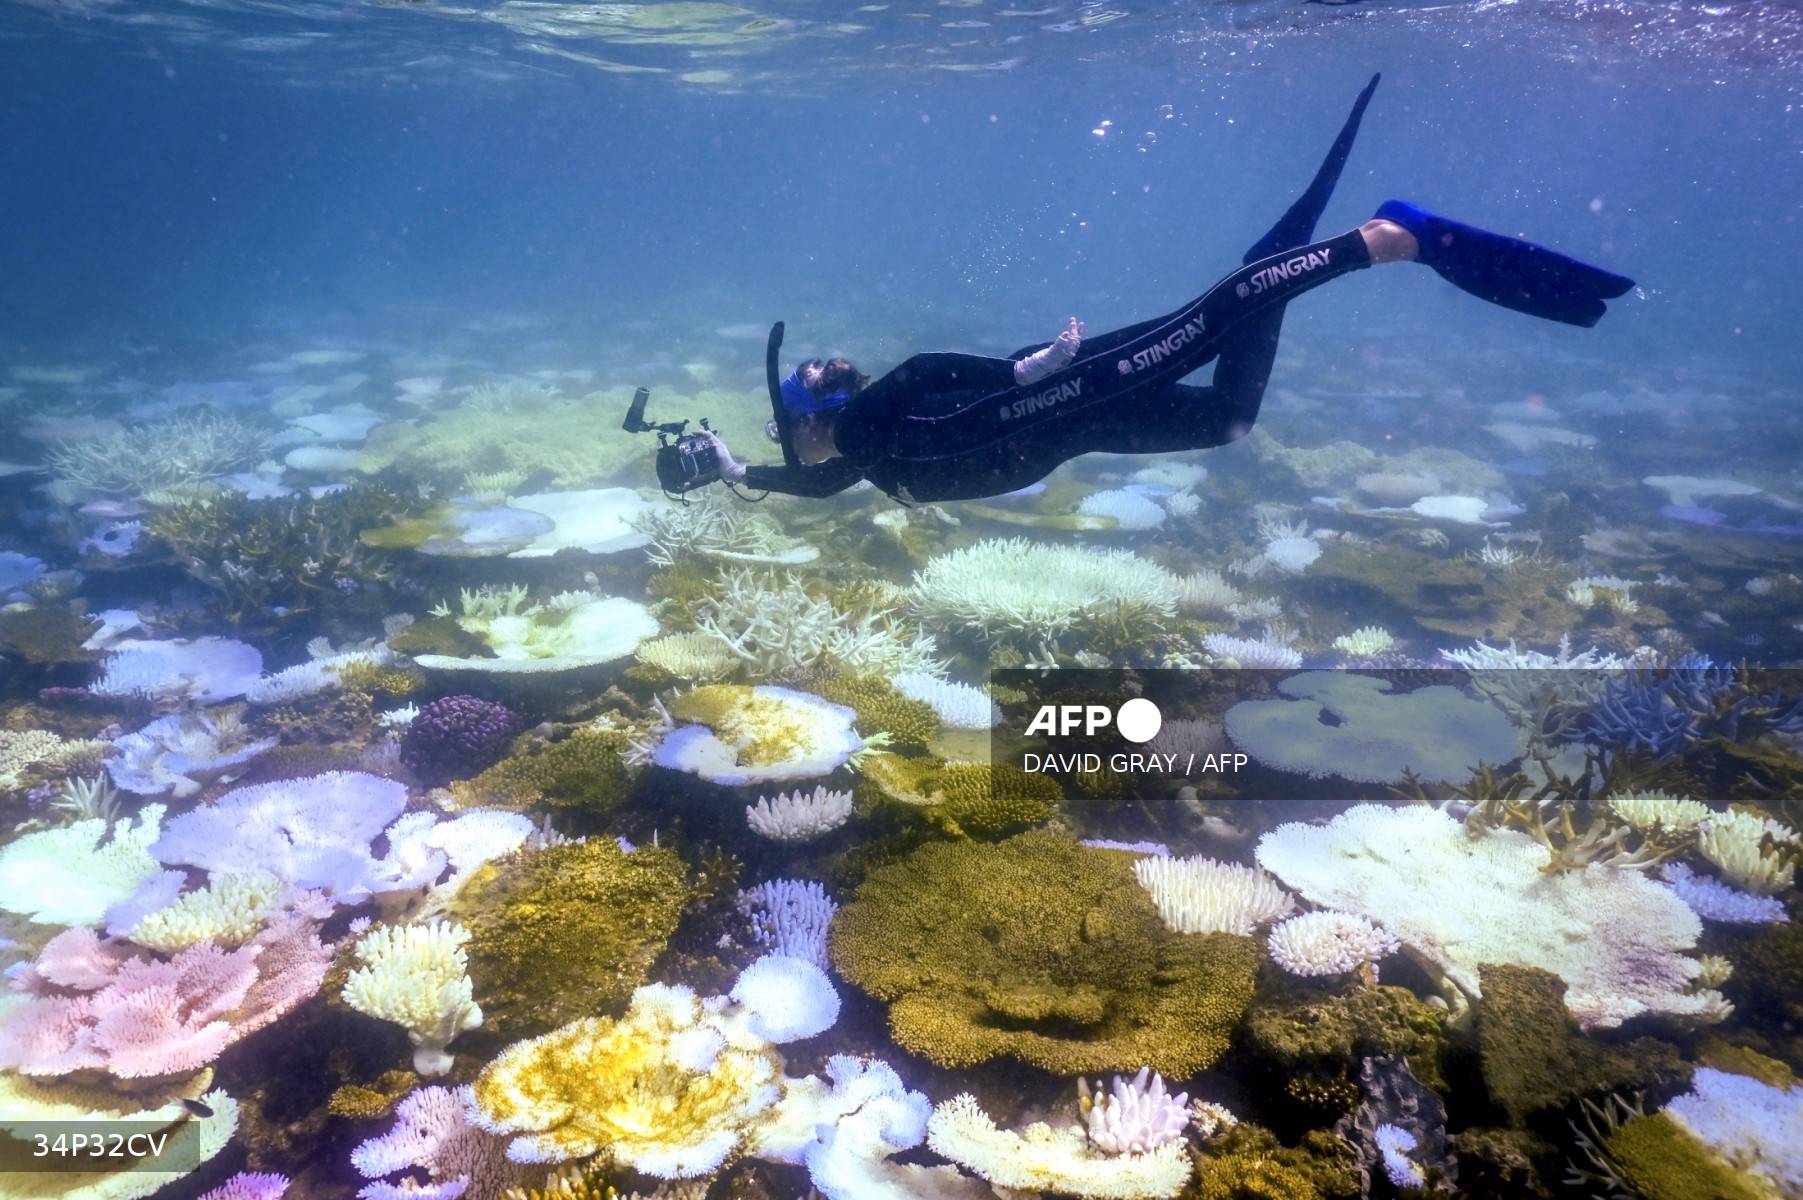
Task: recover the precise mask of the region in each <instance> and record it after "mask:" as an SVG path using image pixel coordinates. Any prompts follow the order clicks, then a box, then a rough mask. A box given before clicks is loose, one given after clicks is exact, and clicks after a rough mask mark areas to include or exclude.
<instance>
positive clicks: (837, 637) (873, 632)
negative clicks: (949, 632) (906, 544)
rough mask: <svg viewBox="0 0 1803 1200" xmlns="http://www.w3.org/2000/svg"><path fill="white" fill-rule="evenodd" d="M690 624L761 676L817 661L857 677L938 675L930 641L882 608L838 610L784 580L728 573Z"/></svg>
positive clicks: (793, 580) (795, 581)
mask: <svg viewBox="0 0 1803 1200" xmlns="http://www.w3.org/2000/svg"><path fill="white" fill-rule="evenodd" d="M716 586H717V587H718V589H719V590H718V592H717V593H716V594H715V595H714V596H712V597H711V598H710V599H708V600H707V601H706V602H705V603H704V604H702V605H701V607H700V610H699V611H698V612H697V614H696V618H695V623H696V625H697V627H698V628H699V629H700V631H701V632H702V633H703V634H706V635H707V636H709V637H712V638H714V639H716V640H717V641H718V642H719V644H720V645H721V646H723V647H724V648H725V649H726V650H727V651H729V652H730V653H731V654H733V655H734V656H735V657H736V658H737V659H738V660H740V661H741V662H743V663H745V664H746V665H748V666H749V667H750V668H751V669H752V670H753V671H754V672H756V673H758V674H760V675H773V674H776V673H777V672H779V671H786V670H790V669H791V668H794V667H797V666H808V665H810V664H812V663H816V662H819V661H820V660H821V659H823V658H825V659H830V660H832V661H833V662H834V663H836V664H838V665H840V666H842V667H844V668H846V669H848V670H850V671H853V672H855V673H857V674H860V675H894V674H898V673H900V672H904V671H919V672H924V673H926V674H929V675H939V674H942V673H943V672H944V665H943V664H942V663H941V662H940V660H939V657H938V647H937V646H935V645H934V644H933V639H932V638H931V637H929V636H928V635H927V634H925V633H924V632H922V631H921V630H919V629H916V628H913V627H910V626H909V625H907V624H906V623H905V622H903V621H901V620H899V619H897V617H896V616H895V614H894V613H892V612H890V611H889V610H887V609H879V610H875V611H870V610H860V611H856V612H842V611H840V610H839V609H838V608H837V607H835V606H834V605H833V604H832V602H831V601H828V600H823V599H816V598H814V597H813V596H810V595H808V592H807V589H806V588H804V587H803V586H802V584H801V581H800V580H799V579H796V578H795V577H794V576H793V575H788V574H780V575H779V574H774V573H765V574H759V573H757V572H755V571H751V570H748V569H743V568H741V569H737V570H732V571H727V572H725V573H724V574H722V575H721V576H720V579H719V581H718V583H717V585H716Z"/></svg>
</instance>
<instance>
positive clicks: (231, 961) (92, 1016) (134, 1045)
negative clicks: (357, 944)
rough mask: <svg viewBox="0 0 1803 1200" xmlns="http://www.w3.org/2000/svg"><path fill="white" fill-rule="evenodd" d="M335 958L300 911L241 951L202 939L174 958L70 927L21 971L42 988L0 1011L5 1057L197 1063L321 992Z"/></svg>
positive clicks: (182, 1067) (28, 1069)
mask: <svg viewBox="0 0 1803 1200" xmlns="http://www.w3.org/2000/svg"><path fill="white" fill-rule="evenodd" d="M331 957H332V950H331V947H329V946H327V945H325V944H324V943H322V942H321V941H320V940H319V927H318V925H317V924H316V923H315V922H314V921H313V920H312V919H310V918H309V917H308V916H305V915H300V914H292V915H288V916H285V917H280V918H278V919H277V920H275V921H274V922H272V923H271V924H270V925H268V926H267V927H265V928H264V929H263V931H262V932H260V933H259V934H257V936H256V937H255V938H253V939H251V941H249V942H247V943H246V944H245V945H243V946H241V947H239V948H238V949H236V950H229V951H228V950H222V949H220V948H219V947H218V946H216V945H214V944H213V943H211V942H201V943H200V944H198V945H195V946H190V947H189V948H187V949H185V950H183V951H181V952H180V953H179V954H176V955H175V956H174V957H173V958H168V959H163V958H156V957H153V956H150V955H127V954H125V953H124V952H123V950H122V944H121V943H119V942H116V941H112V940H107V941H102V940H101V939H100V938H98V937H97V936H96V935H95V933H94V932H93V931H92V930H89V929H71V930H68V931H66V932H64V933H61V934H58V935H57V936H56V937H54V938H52V939H51V940H50V942H49V943H48V944H47V945H46V946H45V947H44V949H43V951H42V952H40V954H39V955H38V959H37V961H36V962H35V963H34V964H33V965H32V967H31V968H30V969H29V970H27V971H25V972H23V973H22V974H21V976H20V978H19V979H18V980H17V981H16V984H15V986H18V987H21V988H23V989H24V990H26V991H28V992H30V993H31V996H30V998H29V999H27V1000H26V1001H25V1002H23V1003H22V1004H18V1005H16V1006H14V1007H13V1008H11V1009H9V1010H8V1011H7V1013H6V1015H5V1016H4V1018H0V1067H5V1068H12V1069H14V1070H17V1071H19V1072H20V1073H21V1074H24V1075H60V1074H64V1073H66V1072H69V1071H76V1070H83V1069H96V1070H103V1071H107V1072H109V1073H111V1074H113V1075H116V1076H119V1077H120V1078H126V1079H132V1078H141V1077H144V1076H151V1075H170V1074H176V1073H181V1072H188V1071H194V1070H198V1069H199V1068H200V1067H203V1066H205V1065H206V1064H207V1063H209V1062H211V1061H212V1060H213V1059H215V1058H217V1057H218V1056H219V1053H220V1052H221V1051H222V1050H224V1049H225V1048H226V1047H227V1046H229V1045H231V1044H232V1043H233V1042H235V1041H237V1040H238V1039H239V1038H242V1037H244V1036H245V1035H247V1034H249V1033H252V1032H254V1031H255V1030H258V1029H261V1028H262V1027H263V1026H265V1025H267V1024H269V1023H270V1022H272V1021H274V1020H275V1019H276V1018H278V1017H280V1016H281V1015H282V1014H283V1013H286V1012H287V1011H288V1010H289V1009H291V1008H293V1007H294V1006H295V1005H297V1004H299V1003H300V1002H301V1001H303V1000H305V999H306V998H307V997H309V996H311V995H312V994H313V993H314V992H316V991H318V990H319V985H320V983H321V982H322V981H323V980H324V979H325V973H326V967H327V965H328V964H329V963H330V962H331Z"/></svg>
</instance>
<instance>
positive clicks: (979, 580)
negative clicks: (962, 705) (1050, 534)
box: [912, 538, 1178, 643]
mask: <svg viewBox="0 0 1803 1200" xmlns="http://www.w3.org/2000/svg"><path fill="white" fill-rule="evenodd" d="M1177 591H1178V589H1177V579H1176V577H1175V576H1173V575H1171V574H1170V572H1168V571H1166V570H1165V569H1164V568H1162V567H1160V566H1158V565H1157V564H1155V563H1152V562H1149V561H1147V560H1146V559H1143V558H1140V557H1138V556H1137V555H1134V554H1130V553H1128V552H1126V551H1123V550H1080V549H1076V548H1074V547H1069V546H1054V545H1045V544H1040V543H1036V542H1029V541H1027V540H1026V539H1025V538H1012V539H1008V540H999V541H998V540H991V541H984V542H978V543H977V544H976V545H974V546H969V547H966V548H965V549H963V550H955V551H953V552H952V553H950V554H943V555H940V556H939V557H937V558H935V559H933V560H932V561H931V562H929V563H928V564H927V565H926V567H925V568H924V569H923V570H921V571H920V572H919V573H917V574H916V575H915V577H914V588H913V593H912V603H913V607H914V611H915V612H916V613H918V614H919V615H920V617H921V619H922V620H924V621H926V622H927V623H928V624H929V625H932V626H934V627H935V628H941V629H946V630H964V629H969V630H972V631H974V632H976V633H978V634H980V635H983V636H985V637H1003V636H1009V635H1018V636H1020V637H1023V638H1025V639H1027V641H1028V642H1029V643H1033V642H1037V641H1040V640H1044V639H1053V638H1057V637H1058V636H1060V635H1061V634H1064V633H1066V632H1067V631H1071V630H1073V629H1077V628H1079V627H1082V628H1089V627H1092V626H1099V625H1102V624H1104V623H1116V624H1119V625H1122V626H1132V627H1134V628H1145V629H1156V628H1159V627H1161V626H1162V624H1163V623H1164V622H1165V621H1167V620H1169V619H1170V618H1171V617H1173V616H1174V615H1175V614H1176V611H1177Z"/></svg>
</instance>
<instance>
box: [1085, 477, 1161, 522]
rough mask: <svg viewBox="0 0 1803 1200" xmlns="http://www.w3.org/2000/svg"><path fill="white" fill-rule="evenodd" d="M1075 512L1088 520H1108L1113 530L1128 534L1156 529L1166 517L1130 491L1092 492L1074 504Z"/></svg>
mask: <svg viewBox="0 0 1803 1200" xmlns="http://www.w3.org/2000/svg"><path fill="white" fill-rule="evenodd" d="M1077 511H1078V512H1080V513H1082V514H1083V515H1084V516H1089V517H1109V518H1111V519H1113V521H1114V522H1115V528H1117V529H1122V530H1126V531H1128V532H1138V531H1141V530H1146V529H1157V528H1158V527H1159V526H1160V525H1163V524H1164V516H1165V514H1164V509H1162V508H1160V507H1158V505H1157V503H1155V502H1154V501H1153V500H1151V499H1150V498H1148V497H1147V496H1146V495H1145V494H1144V493H1141V492H1137V491H1134V490H1132V489H1130V488H1116V489H1110V490H1108V491H1101V492H1091V493H1090V494H1089V495H1087V496H1085V497H1083V500H1082V502H1081V503H1079V504H1078V505H1077Z"/></svg>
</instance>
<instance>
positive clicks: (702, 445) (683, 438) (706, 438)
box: [620, 388, 720, 496]
mask: <svg viewBox="0 0 1803 1200" xmlns="http://www.w3.org/2000/svg"><path fill="white" fill-rule="evenodd" d="M650 399H651V389H650V388H639V389H638V390H636V391H634V392H633V393H632V402H631V403H630V404H628V405H627V406H626V419H625V420H624V421H622V422H621V423H620V428H622V429H624V430H625V431H626V432H627V433H655V434H657V463H656V465H657V482H658V485H659V486H660V487H662V488H663V489H664V492H665V493H666V494H668V495H674V496H680V495H683V494H684V493H686V492H692V491H694V490H695V489H696V488H701V487H706V486H707V485H708V484H710V483H717V482H718V481H719V479H720V455H719V453H718V452H717V451H715V449H714V441H713V438H712V437H711V436H710V431H711V428H712V427H711V426H709V425H708V423H707V418H706V417H702V418H701V420H700V421H699V422H698V424H699V425H700V426H701V430H702V432H700V433H684V432H683V431H684V430H685V429H687V428H688V426H689V423H688V421H687V420H686V419H685V420H681V421H663V422H652V421H647V420H645V404H646V402H647V401H648V400H650ZM672 438H674V439H675V440H674V441H672V440H671V439H672Z"/></svg>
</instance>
